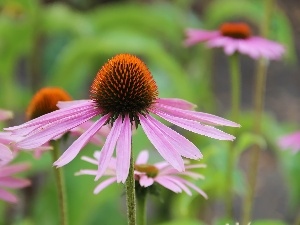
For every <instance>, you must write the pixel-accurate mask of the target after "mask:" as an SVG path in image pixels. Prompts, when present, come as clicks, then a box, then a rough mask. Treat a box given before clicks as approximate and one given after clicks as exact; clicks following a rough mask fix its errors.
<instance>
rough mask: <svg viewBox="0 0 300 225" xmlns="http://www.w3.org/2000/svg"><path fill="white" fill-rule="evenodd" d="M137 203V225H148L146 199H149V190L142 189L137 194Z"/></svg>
mask: <svg viewBox="0 0 300 225" xmlns="http://www.w3.org/2000/svg"><path fill="white" fill-rule="evenodd" d="M136 193H137V194H136V200H137V201H136V202H137V224H138V225H146V224H147V213H146V209H147V207H146V199H147V188H143V187H141V188H140V191H139V192H136Z"/></svg>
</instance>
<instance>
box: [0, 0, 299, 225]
mask: <svg viewBox="0 0 300 225" xmlns="http://www.w3.org/2000/svg"><path fill="white" fill-rule="evenodd" d="M273 4H274V9H273V14H272V18H271V22H270V28H269V30H270V32H269V34H270V36H269V37H268V38H270V39H272V40H275V41H278V42H280V43H282V44H284V45H285V47H286V49H287V54H286V56H285V58H284V59H283V60H282V61H281V62H276V63H274V62H271V63H270V68H269V71H268V82H267V91H266V113H265V115H264V120H263V121H264V124H263V136H262V137H253V135H251V133H250V131H251V129H252V95H253V91H252V89H253V83H254V81H253V77H254V76H253V74H254V71H255V62H254V61H253V60H252V59H250V58H248V57H247V56H242V57H241V68H242V106H243V114H242V115H241V117H242V118H241V124H242V128H241V129H240V130H239V135H238V138H237V142H238V144H237V146H238V150H239V151H238V154H239V162H238V165H237V170H236V173H235V174H234V191H235V201H234V203H235V205H234V208H233V210H234V219H233V221H234V222H239V221H240V220H241V204H242V197H243V195H244V192H245V177H244V172H245V171H246V170H247V167H246V166H244V165H245V163H246V164H247V162H248V161H247V159H248V154H249V153H248V151H247V150H248V148H249V146H251V145H253V144H254V143H260V144H261V145H263V146H264V147H265V151H264V152H263V154H262V159H261V165H260V167H259V178H258V187H259V188H258V190H257V195H256V196H255V205H254V219H255V221H258V222H255V223H251V224H257V225H259V224H266V225H267V224H292V221H294V219H295V217H296V212H297V210H299V208H300V180H299V172H300V163H299V162H300V155H299V154H298V155H292V154H291V153H290V152H286V151H285V152H283V151H281V150H280V149H278V147H277V144H276V143H277V138H278V137H279V136H280V135H283V134H285V133H288V132H291V131H293V130H296V129H297V128H298V129H299V127H300V126H299V123H300V116H299V115H300V114H299V111H300V102H299V86H300V85H299V84H300V78H299V74H300V66H299V65H300V63H299V54H300V43H299V37H300V33H299V32H300V30H299V26H296V25H297V24H298V25H299V23H300V4H299V1H297V0H294V1H292V0H288V1H283V0H282V1H274V3H273ZM264 10H265V9H264V1H263V0H202V1H201V0H173V1H171V0H169V1H168V0H160V1H159V0H156V1H155V0H140V1H138V0H135V1H134V0H131V1H125V0H123V1H121V0H102V1H101V0H100V1H96V0H65V1H55V0H44V1H42V0H41V1H38V0H7V1H6V0H1V1H0V13H1V14H0V108H3V109H9V110H12V111H13V112H14V114H15V118H14V119H13V120H11V121H9V122H8V123H6V124H1V126H2V127H3V126H10V125H16V124H19V123H22V122H24V121H25V110H26V107H27V105H28V103H29V101H30V99H31V97H32V96H33V94H34V93H35V92H36V91H37V90H39V89H40V88H41V87H44V86H58V87H61V88H63V89H65V90H67V91H68V92H69V93H70V94H71V95H72V97H73V98H74V99H85V98H88V96H89V86H90V84H91V82H92V80H93V78H94V77H95V74H96V73H97V71H98V70H99V69H100V68H101V66H102V65H103V64H104V63H105V62H106V61H107V60H108V59H109V58H111V57H113V56H114V55H115V54H118V53H132V54H135V55H137V56H139V57H140V58H142V59H143V60H144V61H145V62H146V64H147V65H148V67H149V69H150V71H151V72H152V74H153V76H154V78H155V80H156V82H157V84H158V87H159V96H160V97H173V98H183V99H186V100H188V101H191V102H193V103H195V104H197V105H198V108H197V110H199V111H205V112H208V113H214V114H216V115H220V116H223V117H225V118H226V117H227V118H228V113H227V112H228V111H229V108H230V80H229V69H228V61H227V58H226V56H225V55H224V54H223V52H222V50H219V49H217V50H209V49H207V48H205V47H204V45H201V44H199V45H197V46H194V47H189V48H185V47H184V46H183V41H184V38H185V35H184V31H185V29H186V28H191V27H192V28H202V29H212V30H213V29H217V28H218V26H219V25H220V23H222V22H224V21H232V20H233V21H236V20H238V21H245V22H248V23H249V24H250V25H251V26H252V27H253V29H254V33H255V34H257V35H259V33H260V21H261V20H262V18H263V15H264ZM178 131H179V132H181V133H184V134H185V135H186V136H187V137H188V138H189V139H190V140H192V141H193V142H194V143H195V144H196V145H197V146H198V147H199V148H200V149H201V151H202V153H203V155H204V159H203V160H202V161H203V162H204V163H207V169H201V170H199V172H200V173H202V174H204V175H205V177H206V179H205V180H202V181H199V182H197V185H198V186H199V187H200V188H202V189H203V190H205V191H206V192H207V193H208V195H209V200H205V199H204V198H202V197H201V196H198V195H196V194H194V195H193V196H192V197H189V196H187V195H186V194H179V195H176V194H173V193H170V192H168V191H166V190H162V191H161V196H160V197H154V196H151V197H150V201H149V202H148V204H149V205H148V206H149V208H148V220H149V224H161V225H176V224H183V225H194V224H197V225H201V224H216V225H218V224H220V225H221V224H225V222H224V220H223V218H224V203H223V198H224V193H225V189H226V188H225V187H226V180H225V176H224V173H225V168H226V157H227V149H228V143H225V142H219V141H215V140H209V139H208V138H205V137H199V136H197V135H193V134H191V133H189V132H185V131H183V130H180V129H178ZM133 146H134V151H135V153H137V152H139V151H140V150H142V149H145V148H147V149H149V150H153V146H152V145H151V144H150V142H149V141H148V140H147V138H146V137H145V135H144V134H143V133H142V132H140V131H139V130H138V131H137V134H136V135H135V136H134V138H133ZM66 147H67V146H66ZM96 149H99V147H95V146H92V145H90V146H88V147H87V148H85V149H84V151H82V152H81V155H83V154H84V155H89V156H91V155H92V152H93V150H96ZM152 152H153V154H154V157H153V162H155V161H157V160H160V157H159V156H158V155H157V154H155V151H154V150H153V151H152ZM16 161H29V162H31V163H32V169H31V170H30V171H29V172H28V173H27V174H25V175H26V176H28V177H30V178H31V180H32V186H31V187H29V188H26V189H24V190H22V191H21V192H19V193H18V195H19V197H20V199H21V201H20V203H19V204H17V205H10V204H6V203H4V202H0V224H14V225H33V224H42V225H48V224H49V225H54V224H59V218H58V209H57V207H58V206H57V204H58V203H57V200H56V186H55V185H54V177H53V173H52V172H53V171H52V165H51V157H50V155H49V154H48V153H45V154H44V155H43V156H42V158H41V159H38V160H37V159H35V158H34V157H33V156H32V155H31V154H30V153H25V152H23V153H21V155H20V156H19V157H18V158H17V160H16ZM86 167H88V165H87V163H85V162H83V161H81V160H80V157H77V158H76V159H75V160H73V161H72V163H70V164H68V165H66V166H65V167H64V171H65V174H66V183H67V194H68V203H69V218H70V225H82V224H86V225H89V224H90V225H92V224H103V225H115V224H118V225H123V224H124V225H125V224H127V220H126V208H125V199H124V193H123V185H122V184H114V185H112V186H111V187H109V188H107V189H106V190H104V191H103V192H101V193H100V194H99V195H93V193H92V192H93V189H94V187H95V186H96V184H97V183H95V182H94V181H93V178H92V177H88V176H87V177H85V176H80V177H75V176H74V173H75V172H77V171H79V170H80V169H82V168H86ZM161 199H163V201H161ZM275 220H276V221H277V222H274V221H275ZM268 221H269V222H268ZM232 224H234V223H233V222H232Z"/></svg>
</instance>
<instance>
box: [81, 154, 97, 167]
mask: <svg viewBox="0 0 300 225" xmlns="http://www.w3.org/2000/svg"><path fill="white" fill-rule="evenodd" d="M81 159H82V160H84V161H86V162H89V163H92V164H94V165H98V161H97V160H96V159H92V158H90V157H87V156H82V157H81Z"/></svg>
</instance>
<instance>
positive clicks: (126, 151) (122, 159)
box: [116, 115, 131, 183]
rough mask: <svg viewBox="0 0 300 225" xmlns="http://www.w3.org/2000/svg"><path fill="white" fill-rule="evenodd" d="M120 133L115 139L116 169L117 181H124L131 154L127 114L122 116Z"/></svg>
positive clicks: (129, 124) (129, 126)
mask: <svg viewBox="0 0 300 225" xmlns="http://www.w3.org/2000/svg"><path fill="white" fill-rule="evenodd" d="M121 134H122V135H120V136H119V139H118V141H117V148H116V158H117V165H116V170H117V182H118V183H120V182H122V183H125V181H126V178H127V176H128V172H129V165H130V155H131V123H130V119H129V116H128V115H126V116H125V118H124V121H123V127H122V130H121Z"/></svg>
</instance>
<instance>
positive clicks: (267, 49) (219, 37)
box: [185, 23, 285, 60]
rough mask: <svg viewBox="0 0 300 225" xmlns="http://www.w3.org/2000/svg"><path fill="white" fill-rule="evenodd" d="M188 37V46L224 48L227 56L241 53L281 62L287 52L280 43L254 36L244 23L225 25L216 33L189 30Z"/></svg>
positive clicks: (186, 41)
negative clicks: (201, 45)
mask: <svg viewBox="0 0 300 225" xmlns="http://www.w3.org/2000/svg"><path fill="white" fill-rule="evenodd" d="M186 35H187V38H186V40H185V45H186V46H191V45H195V44H197V43H199V42H206V45H207V47H209V48H216V47H221V48H224V51H225V53H226V54H227V55H232V54H233V53H235V52H240V53H242V54H246V55H249V56H250V57H252V58H253V59H258V58H260V57H263V58H266V59H270V60H279V59H280V58H281V57H282V56H283V54H284V52H285V49H284V47H283V46H282V45H281V44H279V43H276V42H274V41H270V40H267V39H265V38H262V37H258V36H252V32H251V29H250V27H249V26H248V25H247V24H244V23H224V24H222V25H221V27H220V29H219V30H215V31H207V30H201V29H187V30H186Z"/></svg>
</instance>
